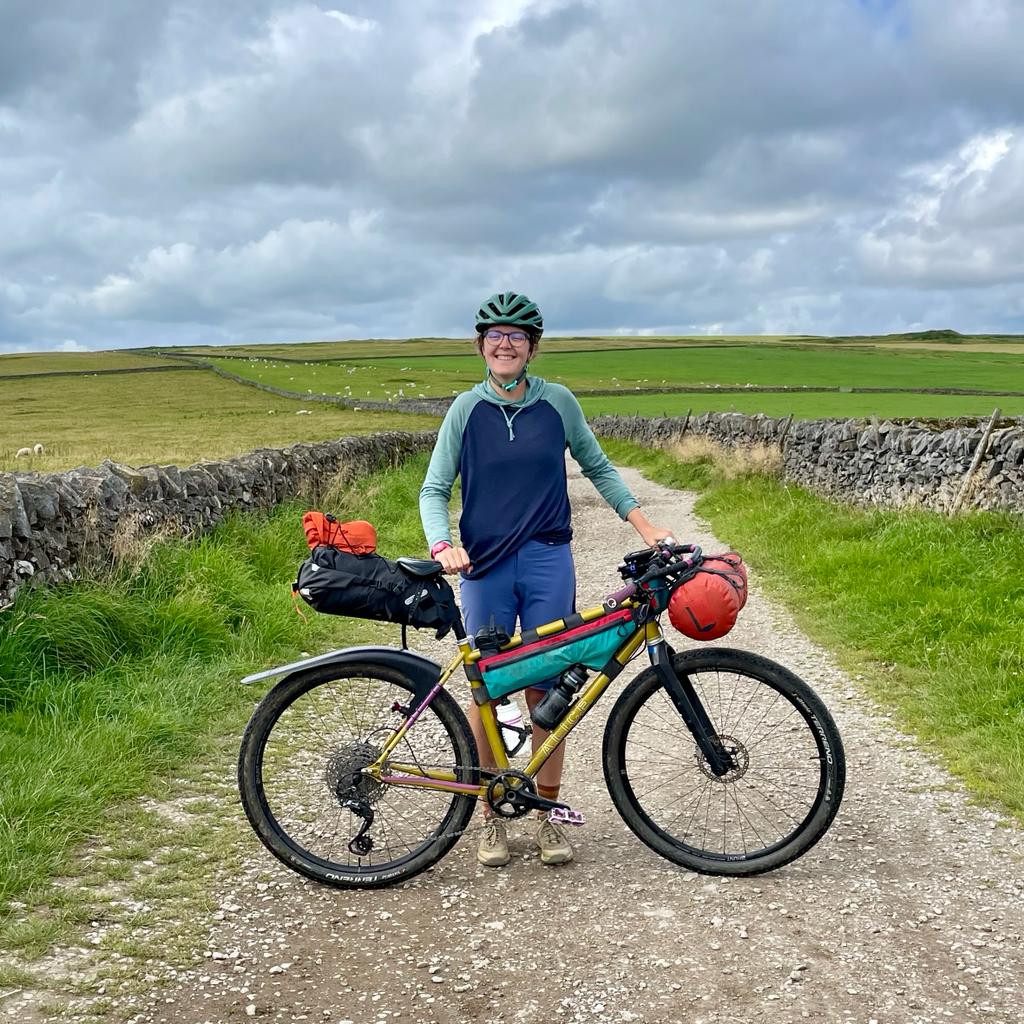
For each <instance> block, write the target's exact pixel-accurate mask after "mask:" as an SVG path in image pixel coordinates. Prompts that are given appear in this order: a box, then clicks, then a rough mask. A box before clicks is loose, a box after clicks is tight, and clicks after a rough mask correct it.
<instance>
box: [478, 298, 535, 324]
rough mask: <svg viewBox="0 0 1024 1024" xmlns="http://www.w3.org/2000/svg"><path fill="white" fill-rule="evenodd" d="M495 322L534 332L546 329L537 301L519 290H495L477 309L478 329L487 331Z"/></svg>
mask: <svg viewBox="0 0 1024 1024" xmlns="http://www.w3.org/2000/svg"><path fill="white" fill-rule="evenodd" d="M495 324H514V325H515V326H516V327H525V328H526V329H527V330H528V331H530V332H532V333H534V334H542V333H543V331H544V317H542V316H541V315H540V310H539V309H538V308H537V304H536V303H535V302H531V301H530V299H529V298H528V297H527V296H525V295H522V294H521V293H519V292H495V294H494V295H492V296H491V297H490V298H489V299H486V300H485V301H484V304H483V305H482V306H481V307H480V308H479V309H478V310H477V314H476V329H477V331H478V332H479V331H486V330H487V328H488V327H493V326H494V325H495Z"/></svg>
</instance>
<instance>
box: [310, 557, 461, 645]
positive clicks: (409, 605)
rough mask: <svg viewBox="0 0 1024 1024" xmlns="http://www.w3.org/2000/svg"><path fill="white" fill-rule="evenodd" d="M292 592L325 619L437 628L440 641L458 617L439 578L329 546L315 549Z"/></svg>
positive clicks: (451, 597)
mask: <svg viewBox="0 0 1024 1024" xmlns="http://www.w3.org/2000/svg"><path fill="white" fill-rule="evenodd" d="M292 592H293V593H295V594H298V595H299V597H301V598H302V599H303V601H305V602H306V604H308V605H309V606H310V607H311V608H313V609H315V610H316V611H318V612H324V613H325V614H327V615H351V616H352V617H354V618H357V619H373V620H375V621H377V622H396V623H399V624H401V625H405V626H412V627H413V628H415V629H434V630H437V638H438V639H439V640H440V639H441V637H443V636H444V635H445V634H447V633H448V632H449V631H450V630H451V627H452V623H453V622H454V621H455V616H456V614H457V608H456V605H455V594H454V593H453V592H452V588H451V587H450V586H449V585H448V582H447V581H446V580H444V579H442V578H441V577H440V576H430V577H420V576H414V575H412V574H410V573H406V572H405V571H404V570H403V569H402V566H401V563H400V562H392V561H391V560H390V559H387V558H384V557H383V556H382V555H378V554H373V553H368V554H353V553H352V552H351V551H344V550H342V549H340V548H336V547H332V546H330V545H327V544H321V545H318V546H317V547H315V548H313V550H312V552H311V553H310V556H309V558H307V559H306V561H304V562H303V563H302V565H301V566H299V572H298V576H297V578H296V580H295V582H294V583H293V584H292Z"/></svg>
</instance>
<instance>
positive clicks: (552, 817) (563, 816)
mask: <svg viewBox="0 0 1024 1024" xmlns="http://www.w3.org/2000/svg"><path fill="white" fill-rule="evenodd" d="M548 821H552V822H554V823H555V824H556V825H586V823H587V819H586V818H584V817H583V812H582V811H574V810H573V809H572V808H571V807H553V808H552V809H551V810H550V811H549V812H548Z"/></svg>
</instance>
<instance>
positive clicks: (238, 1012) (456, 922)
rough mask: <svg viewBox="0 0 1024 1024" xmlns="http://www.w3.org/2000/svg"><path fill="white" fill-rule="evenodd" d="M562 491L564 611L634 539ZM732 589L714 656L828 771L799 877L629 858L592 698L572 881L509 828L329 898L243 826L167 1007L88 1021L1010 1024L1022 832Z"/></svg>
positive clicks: (631, 848) (571, 766)
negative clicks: (830, 753)
mask: <svg viewBox="0 0 1024 1024" xmlns="http://www.w3.org/2000/svg"><path fill="white" fill-rule="evenodd" d="M623 475H624V476H625V477H626V479H627V482H628V483H629V484H630V486H631V487H632V488H633V489H634V491H635V493H636V494H637V495H638V497H639V498H640V499H641V501H642V503H643V505H644V507H645V509H646V511H647V513H648V515H649V517H650V518H651V519H652V520H653V521H654V522H655V523H658V524H662V525H665V526H669V527H671V528H672V529H673V531H674V533H675V535H676V536H677V537H679V538H680V539H687V540H696V541H698V542H700V543H702V544H703V545H705V547H706V548H707V549H710V550H721V549H723V548H724V547H725V545H723V544H719V543H718V542H717V541H716V540H715V539H714V538H713V537H711V536H710V535H709V533H708V531H707V527H706V524H704V523H702V522H700V521H699V520H697V519H695V518H694V516H693V514H692V497H691V496H689V495H686V494H681V493H679V492H674V491H670V490H667V489H665V488H663V487H660V486H657V485H655V484H651V483H649V482H647V481H645V480H643V479H642V478H641V477H640V476H639V475H638V474H636V473H634V472H632V471H629V470H625V471H624V472H623ZM571 477H572V478H571V481H570V487H571V495H572V500H573V505H574V509H575V528H576V540H575V541H574V549H575V552H576V559H577V568H578V576H579V585H578V593H579V602H580V605H581V607H582V606H585V605H589V604H593V603H596V602H597V601H599V600H600V599H601V598H602V597H603V596H604V595H605V594H606V593H609V592H610V591H611V590H613V589H616V587H617V585H618V578H617V576H616V574H615V566H616V564H617V560H618V556H619V555H620V554H621V553H622V552H624V551H627V550H630V549H631V548H634V547H636V546H637V544H636V540H637V538H636V536H635V534H633V531H632V530H631V528H630V527H628V526H627V525H624V524H622V523H620V522H619V521H618V519H617V517H616V516H615V515H614V514H613V513H612V512H611V511H610V510H609V509H608V508H607V507H606V506H605V505H604V504H603V502H602V501H601V500H600V498H599V497H598V496H597V494H596V493H595V492H594V491H593V489H592V488H591V486H590V485H589V483H588V482H587V481H586V480H583V479H582V478H580V477H579V475H578V473H573V474H571ZM751 583H752V592H751V598H750V601H749V603H748V605H747V608H746V610H745V611H744V613H743V616H742V617H741V621H740V624H739V625H738V626H737V628H736V629H735V630H734V631H733V633H732V634H731V635H730V636H729V637H728V638H727V639H728V644H729V646H733V647H739V648H744V649H748V650H752V651H756V652H759V653H761V654H764V655H766V656H768V657H770V658H772V659H774V660H776V661H779V662H781V663H782V664H784V665H786V666H788V667H789V668H791V669H792V670H794V671H795V672H796V673H797V674H798V675H800V676H802V677H803V678H805V679H806V680H807V681H808V682H810V683H811V685H812V686H813V687H814V688H815V689H816V690H817V691H818V692H819V693H820V694H821V695H822V697H823V698H824V699H825V701H826V703H827V704H828V706H829V707H830V708H831V709H832V711H833V714H834V716H835V718H836V720H837V722H838V725H839V727H840V730H841V732H842V735H843V739H844V743H845V747H846V752H847V759H848V779H847V788H846V796H845V800H844V803H843V806H842V809H841V811H840V813H839V817H838V818H837V820H836V822H835V824H834V825H833V827H832V829H831V831H830V832H829V833H828V834H827V835H826V836H825V838H824V839H823V840H822V841H821V842H820V843H819V844H818V846H817V847H815V848H814V849H813V850H812V851H811V852H810V853H808V854H807V855H806V856H805V857H803V858H802V859H801V860H798V861H797V862H795V863H793V864H791V865H789V866H787V867H785V868H783V869H781V870H779V871H776V872H774V873H771V874H768V875H762V876H759V877H756V878H752V879H746V880H744V879H733V880H727V879H723V878H713V877H708V876H703V875H696V874H693V873H690V872H688V871H685V870H683V869H680V868H678V867H675V866H673V865H671V864H669V863H668V862H666V861H664V860H662V859H660V858H659V857H658V856H657V855H656V854H654V853H653V852H652V851H650V850H649V849H647V848H646V847H645V846H643V845H642V844H641V843H640V842H639V840H637V839H636V838H635V837H634V836H633V835H632V833H631V832H629V831H628V830H627V828H626V827H625V825H624V824H623V823H622V822H621V821H620V819H619V818H618V816H617V814H616V812H615V811H614V809H613V807H612V804H611V801H610V799H609V797H608V794H607V792H606V790H605V786H604V782H603V777H602V774H601V769H600V744H601V735H602V729H603V726H604V718H605V714H606V713H607V710H608V709H609V708H610V707H611V703H612V697H613V694H610V695H608V696H606V697H605V698H604V701H603V702H602V704H601V706H600V707H599V708H598V709H597V711H596V712H595V713H593V714H592V715H591V716H590V717H589V718H588V719H587V720H586V721H585V722H584V723H583V724H582V726H581V727H580V728H579V729H578V730H577V732H576V733H575V734H574V735H573V736H572V737H571V740H570V743H571V746H570V751H569V757H568V764H567V773H566V784H565V786H564V788H563V794H564V797H565V798H566V799H567V800H568V801H569V802H570V803H571V804H572V805H573V806H574V807H577V808H580V809H582V810H584V811H585V813H586V815H587V818H588V823H587V825H586V826H585V827H583V828H581V829H577V830H574V831H573V832H572V838H573V840H574V843H575V846H576V851H577V855H576V859H575V860H574V861H573V862H572V863H571V864H568V865H565V866H561V867H545V866H544V865H543V864H541V862H540V860H539V859H538V857H537V854H536V849H535V848H534V847H533V845H532V843H531V841H530V838H529V830H528V826H527V822H526V821H525V820H524V821H520V822H513V823H512V824H511V826H510V835H511V837H512V852H513V859H512V862H511V863H510V864H509V865H508V866H506V867H504V868H500V869H487V868H482V867H480V866H478V864H477V862H476V859H475V837H474V836H470V835H467V836H466V837H464V838H463V840H462V841H461V842H460V843H459V844H458V845H457V846H456V848H455V849H454V850H453V851H452V853H451V854H449V855H448V857H447V858H445V859H444V860H443V861H442V862H441V863H439V864H438V865H437V866H435V867H434V868H433V869H431V870H430V871H428V872H426V873H425V874H423V875H421V876H420V877H419V878H417V879H415V880H414V881H412V882H411V883H408V884H406V885H404V886H400V887H397V888H393V889H387V890H382V891H372V892H362V891H337V890H333V889H327V888H323V887H320V886H317V885H315V884H313V883H311V882H308V881H305V880H304V879H302V878H300V877H299V876H297V875H295V874H292V873H290V872H289V871H288V870H287V869H285V868H284V867H283V866H281V865H280V864H278V863H277V862H276V861H275V860H273V858H271V857H270V855H269V854H267V853H266V852H265V851H264V850H263V848H262V847H261V846H259V844H258V843H257V842H256V840H255V838H254V837H252V833H251V832H249V831H248V829H247V826H245V824H244V822H242V823H240V824H239V837H240V839H239V841H240V842H243V843H247V844H248V852H247V854H246V867H245V870H243V871H242V872H241V873H240V874H239V875H237V876H236V877H234V878H232V879H231V880H230V882H225V883H224V884H223V886H222V888H221V889H220V890H219V891H217V892H214V893H212V894H211V915H210V920H209V934H208V938H207V941H206V949H205V953H204V955H203V956H202V957H201V958H200V959H199V960H198V962H197V963H196V964H195V965H194V967H193V968H192V969H191V970H189V971H187V972H185V973H181V974H179V976H178V978H177V981H176V983H175V984H174V985H172V986H171V987H169V988H161V989H159V990H155V991H154V992H153V993H152V994H151V995H150V996H148V997H144V998H142V999H139V1000H129V1001H127V1002H123V1003H122V1002H117V1003H115V1005H114V1006H113V1007H112V1008H111V1010H110V1011H109V1012H108V1014H107V1015H106V1017H105V1018H104V1019H106V1020H115V1019H116V1020H126V1021H133V1022H135V1024H144V1022H145V1024H157V1022H161V1024H162V1022H171V1021H173V1022H176V1024H201V1022H205V1021H211V1022H222V1021H223V1022H228V1021H246V1020H256V1021H261V1020H262V1021H288V1022H291V1021H310V1022H324V1024H345V1022H352V1024H368V1022H379V1024H386V1022H391V1021H396V1022H398V1024H414V1022H416V1024H418V1022H445V1024H447V1022H452V1024H455V1022H464V1021H467V1022H481V1024H499V1022H500V1024H513V1022H515V1024H535V1022H551V1021H555V1022H566V1024H570V1022H584V1021H612V1022H615V1021H643V1022H647V1024H670V1022H692V1024H740V1022H742V1024H747V1022H756V1021H800V1020H809V1021H819V1022H828V1024H845V1022H851V1024H852V1022H856V1024H872V1022H877V1024H932V1022H938V1021H955V1022H957V1024H961V1022H972V1021H985V1022H990V1024H997V1022H1000V1024H1017V1022H1019V1021H1020V1020H1021V1019H1022V1018H1024V960H1022V955H1021V946H1022V941H1024V940H1022V936H1024V843H1022V841H1021V831H1020V830H1019V829H1018V828H1016V827H1014V826H1012V825H1010V824H1009V823H1008V822H1006V821H1005V820H1003V819H1000V818H999V816H998V815H996V814H995V813H993V812H991V811H987V810H983V809H979V808H977V807H974V806H972V805H970V804H969V803H968V801H967V800H966V799H965V797H964V796H963V793H962V789H961V787H960V785H959V784H958V783H956V782H955V781H953V780H951V778H950V777H949V776H948V775H947V774H946V773H945V772H944V771H943V770H941V769H940V768H938V767H937V766H936V765H935V764H934V763H933V762H931V761H930V760H929V759H928V758H927V757H926V756H925V755H923V754H922V753H921V752H920V750H919V749H917V747H916V745H915V744H914V742H913V741H912V738H909V737H907V736H905V735H903V734H901V733H899V732H898V731H897V730H896V729H895V728H894V727H893V726H892V725H891V724H890V722H889V721H888V719H887V716H886V715H885V713H884V712H883V711H882V710H880V709H878V708H877V707H875V706H874V705H873V704H872V703H871V702H870V701H868V700H867V699H866V698H864V697H863V696H862V695H861V694H860V693H859V691H858V687H857V682H856V680H851V679H850V678H848V677H847V676H846V675H845V674H844V673H843V672H842V671H841V670H839V668H838V667H837V666H836V665H835V663H834V662H833V660H832V659H831V658H830V657H829V655H828V654H827V653H826V652H824V651H823V650H821V649H819V648H818V647H817V646H815V645H814V644H813V643H811V642H810V641H809V640H808V639H807V638H806V637H804V636H803V635H802V634H801V633H800V632H799V631H798V630H797V629H796V628H795V626H794V625H793V623H792V622H791V620H790V619H789V617H788V616H787V614H786V613H785V612H784V611H783V610H782V609H780V608H779V607H778V606H777V605H775V604H773V603H772V602H771V601H769V600H767V599H766V598H765V597H764V596H763V595H762V594H761V593H760V592H759V588H758V586H757V579H756V575H755V576H753V577H752V580H751ZM414 646H415V647H417V648H418V649H420V650H421V651H423V653H426V654H428V655H432V656H435V657H437V658H438V660H443V654H444V650H445V648H444V645H442V644H434V643H433V642H432V641H426V640H424V638H423V635H419V636H417V638H416V640H415V642H414ZM641 667H643V666H638V668H641ZM633 674H635V670H634V671H631V672H630V673H628V676H629V677H631V676H632V675H633ZM624 675H625V674H624ZM624 682H625V679H623V680H620V681H618V682H617V684H616V686H615V691H616V692H617V691H618V689H620V688H621V686H622V685H624ZM233 771H234V766H233V765H232V764H225V765H224V772H225V773H226V774H228V775H230V774H232V773H233ZM238 814H239V818H240V819H241V812H240V811H239V812H238ZM267 877H269V878H270V880H269V881H258V879H259V878H267ZM7 1009H8V1015H9V1013H10V1008H7Z"/></svg>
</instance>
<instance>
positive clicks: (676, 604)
mask: <svg viewBox="0 0 1024 1024" xmlns="http://www.w3.org/2000/svg"><path fill="white" fill-rule="evenodd" d="M739 611H740V598H739V594H738V593H737V592H736V589H735V587H733V586H732V585H731V584H730V583H729V581H728V580H726V579H724V578H723V577H722V576H719V575H717V574H716V573H712V572H698V573H697V574H696V575H694V576H693V577H692V578H691V579H689V580H687V581H686V582H685V583H684V584H683V585H682V586H681V587H679V589H678V590H676V591H675V593H674V594H673V595H672V597H671V598H669V602H668V617H669V619H671V620H672V625H673V626H675V627H676V629H678V630H679V632H680V633H682V634H683V636H688V637H690V639H691V640H717V639H718V638H719V637H721V636H725V634H726V633H728V632H729V630H730V629H732V627H733V626H735V625H736V616H737V615H739Z"/></svg>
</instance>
